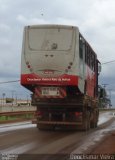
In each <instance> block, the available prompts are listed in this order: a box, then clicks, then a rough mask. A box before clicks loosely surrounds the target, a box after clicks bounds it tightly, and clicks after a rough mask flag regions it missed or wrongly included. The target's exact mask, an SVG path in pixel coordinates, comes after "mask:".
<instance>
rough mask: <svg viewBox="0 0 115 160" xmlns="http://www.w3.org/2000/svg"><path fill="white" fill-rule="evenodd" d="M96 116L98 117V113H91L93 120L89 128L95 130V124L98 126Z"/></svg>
mask: <svg viewBox="0 0 115 160" xmlns="http://www.w3.org/2000/svg"><path fill="white" fill-rule="evenodd" d="M98 116H99V113H98V111H95V112H94V113H93V117H94V118H93V120H92V121H91V122H90V126H91V128H97V124H98Z"/></svg>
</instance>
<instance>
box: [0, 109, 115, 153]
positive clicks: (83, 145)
mask: <svg viewBox="0 0 115 160" xmlns="http://www.w3.org/2000/svg"><path fill="white" fill-rule="evenodd" d="M114 119H115V115H113V112H111V111H109V112H104V113H101V114H100V117H99V126H98V128H97V129H91V130H90V131H87V132H80V131H79V132H78V131H74V132H73V131H60V130H56V131H39V130H38V129H37V128H36V125H34V124H31V123H30V122H24V123H16V124H7V125H0V152H1V153H4V154H5V153H7V154H9V153H13V154H21V153H24V154H25V153H27V154H58V153H61V154H70V153H76V154H77V153H85V152H86V151H87V150H88V149H89V148H90V147H91V146H93V145H94V144H95V143H97V142H98V141H99V140H100V139H101V138H103V136H104V135H105V134H106V133H107V132H108V131H110V130H115V122H114Z"/></svg>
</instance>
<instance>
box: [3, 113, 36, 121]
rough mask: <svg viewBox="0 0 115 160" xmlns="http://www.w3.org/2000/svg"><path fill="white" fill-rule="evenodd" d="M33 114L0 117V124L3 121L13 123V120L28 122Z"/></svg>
mask: <svg viewBox="0 0 115 160" xmlns="http://www.w3.org/2000/svg"><path fill="white" fill-rule="evenodd" d="M33 118H34V115H33V114H22V115H12V116H0V123H2V122H5V121H15V120H29V119H33Z"/></svg>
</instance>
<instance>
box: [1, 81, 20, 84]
mask: <svg viewBox="0 0 115 160" xmlns="http://www.w3.org/2000/svg"><path fill="white" fill-rule="evenodd" d="M19 81H20V80H15V81H5V82H0V84H4V83H15V82H19Z"/></svg>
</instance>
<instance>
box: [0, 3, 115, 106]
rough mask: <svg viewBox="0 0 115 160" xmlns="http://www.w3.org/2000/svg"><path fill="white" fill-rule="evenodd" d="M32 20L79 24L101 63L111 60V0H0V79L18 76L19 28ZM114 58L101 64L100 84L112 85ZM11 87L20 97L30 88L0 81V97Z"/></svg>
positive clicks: (114, 46) (114, 37)
mask: <svg viewBox="0 0 115 160" xmlns="http://www.w3.org/2000/svg"><path fill="white" fill-rule="evenodd" d="M32 24H66V25H75V26H78V27H79V30H80V32H81V33H82V35H83V36H84V37H85V38H86V39H87V41H88V42H89V43H90V44H91V46H92V48H93V49H94V51H95V52H96V53H97V55H98V59H99V60H100V62H101V63H104V62H107V61H111V60H115V54H114V52H115V0H0V82H2V81H8V80H17V79H19V78H20V63H21V46H22V35H23V28H24V26H25V25H32ZM114 69H115V62H113V63H109V64H106V65H102V72H101V75H100V84H108V85H107V87H106V88H107V89H113V90H112V91H111V94H112V103H113V104H114V105H115V100H114V99H115V91H114V90H115V71H114ZM12 90H15V94H17V96H18V97H19V98H20V97H22V96H23V97H24V96H25V97H27V96H29V94H30V92H28V91H27V90H26V89H24V88H23V87H21V86H20V85H19V83H11V84H0V97H2V94H3V93H5V94H6V96H9V95H11V93H12Z"/></svg>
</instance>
